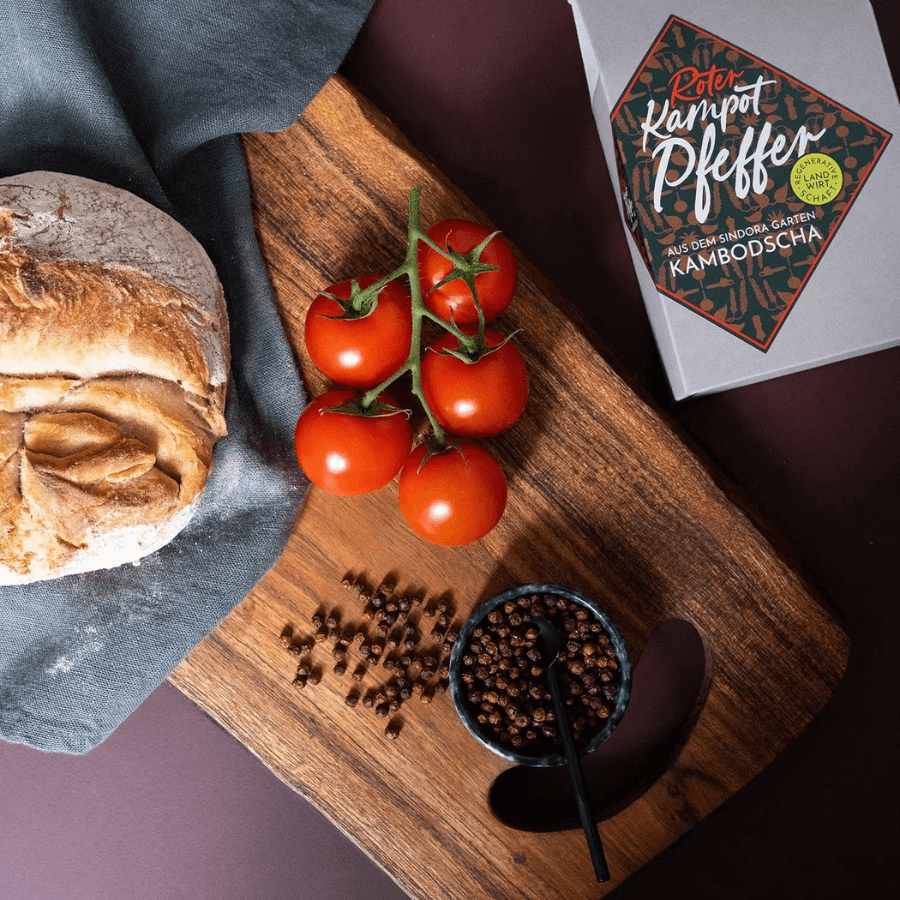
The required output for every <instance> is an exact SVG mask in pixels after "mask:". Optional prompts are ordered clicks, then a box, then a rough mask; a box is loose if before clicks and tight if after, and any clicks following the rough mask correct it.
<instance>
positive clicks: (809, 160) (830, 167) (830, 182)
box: [791, 153, 844, 206]
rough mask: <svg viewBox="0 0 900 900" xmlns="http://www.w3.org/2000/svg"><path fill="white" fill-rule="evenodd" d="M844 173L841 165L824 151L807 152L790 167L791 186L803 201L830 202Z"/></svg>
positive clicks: (815, 203) (838, 190)
mask: <svg viewBox="0 0 900 900" xmlns="http://www.w3.org/2000/svg"><path fill="white" fill-rule="evenodd" d="M843 185H844V173H843V172H841V167H840V166H839V165H838V164H837V163H836V162H835V161H834V160H833V159H832V158H831V157H830V156H827V155H826V154H824V153H807V154H806V156H801V157H800V159H798V160H797V162H795V163H794V166H793V168H792V169H791V187H792V188H793V189H794V193H795V194H796V195H797V197H798V198H799V199H800V200H802V201H803V202H804V203H811V204H812V205H813V206H821V205H822V204H823V203H830V202H831V201H832V200H834V198H835V197H837V195H838V194H839V193H840V192H841V188H842V187H843Z"/></svg>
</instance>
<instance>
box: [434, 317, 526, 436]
mask: <svg viewBox="0 0 900 900" xmlns="http://www.w3.org/2000/svg"><path fill="white" fill-rule="evenodd" d="M460 330H461V331H462V332H463V333H465V334H475V331H476V328H475V326H472V325H467V326H463V327H462V328H461V329H460ZM484 339H485V344H486V346H487V347H488V348H491V347H496V348H497V349H495V350H492V351H491V352H490V353H487V354H486V355H484V356H482V357H481V359H479V360H477V361H476V362H465V361H463V360H461V359H459V358H458V357H455V356H449V355H447V354H445V353H443V352H442V351H444V350H458V349H459V341H458V340H457V338H456V337H455V336H454V335H452V334H450V333H449V332H447V333H444V334H442V335H441V336H440V337H439V338H437V340H435V341H434V342H433V343H432V344H431V346H430V347H429V348H428V350H427V351H426V352H425V354H424V355H423V356H422V391H423V392H424V394H425V399H426V400H427V401H428V405H429V406H430V407H431V411H432V412H433V413H434V416H435V418H436V419H437V421H438V423H439V424H440V425H441V427H442V428H445V429H446V430H447V431H449V432H451V433H452V434H455V435H459V436H460V437H489V436H491V435H495V434H499V433H500V432H501V431H505V430H506V429H507V428H509V427H510V426H511V425H512V424H513V423H514V422H516V421H517V420H518V419H519V417H520V416H521V415H522V413H523V412H524V411H525V405H526V403H527V402H528V372H527V371H526V369H525V362H524V361H523V359H522V354H521V353H519V351H518V349H517V348H516V347H515V345H514V344H513V343H512V341H506V343H503V342H504V337H503V335H501V334H500V333H499V332H497V331H494V330H493V329H492V328H485V330H484ZM501 345H502V346H501Z"/></svg>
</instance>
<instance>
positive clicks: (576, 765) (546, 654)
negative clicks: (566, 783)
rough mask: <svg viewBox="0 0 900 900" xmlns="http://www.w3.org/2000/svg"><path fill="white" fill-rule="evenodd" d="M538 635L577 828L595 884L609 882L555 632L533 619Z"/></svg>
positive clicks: (547, 622) (551, 626) (549, 624)
mask: <svg viewBox="0 0 900 900" xmlns="http://www.w3.org/2000/svg"><path fill="white" fill-rule="evenodd" d="M533 621H534V623H535V624H536V625H537V627H538V630H539V631H540V635H539V637H538V652H539V653H540V654H541V665H543V666H544V669H545V670H546V672H547V681H548V682H549V683H550V694H551V696H552V697H553V708H554V710H555V711H556V725H557V727H558V728H559V734H560V737H561V738H562V742H563V748H564V749H565V752H566V767H567V768H568V770H569V780H570V781H571V783H572V789H573V790H574V791H575V803H576V806H577V807H578V817H579V818H580V819H581V827H582V828H583V829H584V836H585V837H586V838H587V845H588V849H589V850H590V851H591V862H592V863H593V864H594V874H595V875H596V876H597V881H609V867H608V866H607V865H606V857H605V856H604V854H603V846H602V845H601V843H600V835H599V833H598V831H597V824H596V822H595V821H594V814H593V812H592V811H591V806H590V804H589V803H588V797H587V790H586V789H585V786H584V773H583V772H582V770H581V760H580V759H579V757H578V753H577V752H576V750H575V739H574V738H573V737H572V726H571V724H570V723H569V717H568V713H567V712H566V704H565V701H564V700H563V696H562V692H561V691H560V687H559V681H557V678H556V659H557V657H558V656H559V632H558V631H557V629H556V626H555V625H554V624H553V623H552V622H551V621H550V620H549V619H544V618H539V619H534V620H533Z"/></svg>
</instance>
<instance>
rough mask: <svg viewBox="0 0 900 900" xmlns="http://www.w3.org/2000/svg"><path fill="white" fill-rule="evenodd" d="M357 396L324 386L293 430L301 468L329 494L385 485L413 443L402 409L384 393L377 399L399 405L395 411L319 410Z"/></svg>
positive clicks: (362, 492)
mask: <svg viewBox="0 0 900 900" xmlns="http://www.w3.org/2000/svg"><path fill="white" fill-rule="evenodd" d="M356 396H357V394H356V391H353V390H350V389H348V388H335V389H333V390H330V391H326V392H325V393H324V394H322V395H321V396H320V397H317V398H316V399H315V400H313V401H312V403H310V404H309V405H308V406H307V407H306V409H304V410H303V412H302V413H301V415H300V418H299V419H298V420H297V427H296V429H295V431H294V449H295V451H296V454H297V461H298V462H299V463H300V467H301V468H302V469H303V471H304V472H305V473H306V476H307V478H309V480H310V481H311V482H312V483H313V484H314V485H316V486H317V487H319V488H321V489H322V490H324V491H327V492H328V493H330V494H338V495H340V496H353V495H356V494H366V493H369V492H370V491H375V490H378V489H379V488H382V487H384V486H385V485H387V484H389V483H390V482H391V481H392V480H393V479H394V477H395V476H396V475H397V473H398V472H399V471H400V469H401V468H402V466H403V463H404V461H405V460H406V458H407V456H408V455H409V452H410V448H411V447H412V440H413V435H412V427H411V426H410V424H409V420H408V418H407V416H406V413H405V412H404V411H403V410H402V409H401V408H400V406H399V405H398V404H397V403H396V401H394V400H393V399H392V398H391V397H389V396H388V395H387V394H381V395H380V396H379V398H378V399H379V400H381V401H383V402H384V403H387V404H389V405H391V406H395V407H397V410H398V412H397V413H396V414H395V415H386V416H357V415H349V414H346V413H342V412H322V410H325V409H327V408H329V407H333V406H337V405H339V404H341V403H343V402H345V401H347V400H351V399H352V398H354V397H356Z"/></svg>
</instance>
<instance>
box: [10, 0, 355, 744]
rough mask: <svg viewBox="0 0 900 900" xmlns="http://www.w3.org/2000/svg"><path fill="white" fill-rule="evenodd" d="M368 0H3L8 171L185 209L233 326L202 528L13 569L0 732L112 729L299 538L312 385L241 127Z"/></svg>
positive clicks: (341, 45)
mask: <svg viewBox="0 0 900 900" xmlns="http://www.w3.org/2000/svg"><path fill="white" fill-rule="evenodd" d="M371 2H372V0H0V34H2V35H3V40H2V43H0V177H6V176H9V175H16V174H19V173H22V172H28V171H34V170H50V171H58V172H65V173H68V174H73V175H81V176H84V177H87V178H93V179H96V180H98V181H104V182H107V183H109V184H112V185H115V186H116V187H120V188H125V189H126V190H129V191H131V192H132V193H134V194H137V195H138V196H140V197H142V198H143V199H145V200H147V201H149V202H150V203H153V204H154V205H156V206H158V207H160V208H161V209H163V210H165V211H166V212H168V213H169V214H171V215H173V216H174V217H175V218H176V219H178V220H179V221H180V222H181V223H182V224H183V225H184V226H185V227H186V228H188V230H190V231H191V232H192V233H193V234H194V236H195V237H197V238H198V240H199V241H200V242H201V243H202V244H203V246H204V247H205V248H206V250H207V252H208V253H209V255H210V257H211V258H212V260H213V263H214V264H215V266H216V268H217V270H218V273H219V277H220V279H221V280H222V283H223V285H224V287H225V296H226V301H227V303H228V311H229V317H230V322H231V336H232V373H231V384H230V388H229V395H228V402H227V408H226V420H227V423H228V429H229V434H228V436H227V437H226V438H224V439H222V440H220V441H219V442H218V443H217V445H216V448H215V456H214V465H213V473H212V476H211V478H210V481H209V484H208V486H207V490H206V493H205V495H204V498H203V500H202V503H201V506H200V508H199V510H198V513H197V515H196V516H195V518H194V519H193V521H192V522H191V524H190V525H189V526H188V528H187V529H186V530H185V531H183V532H182V533H181V534H180V535H179V536H178V537H177V538H176V539H175V540H174V541H172V543H170V544H169V545H168V546H166V547H164V548H163V549H162V550H160V551H158V552H157V553H155V554H153V555H152V556H150V557H147V558H146V559H144V560H143V561H142V562H141V563H140V565H137V566H132V565H125V566H122V567H119V568H117V569H111V570H105V571H102V572H96V573H90V574H86V575H76V576H69V577H66V578H61V579H56V580H51V581H45V582H40V583H36V584H32V585H27V586H24V587H22V586H17V587H0V739H3V740H7V741H11V742H15V743H24V744H29V745H31V746H33V747H37V748H40V749H43V750H50V751H57V752H67V753H84V752H86V751H88V750H90V749H91V748H92V747H94V746H96V745H97V744H99V743H100V742H101V741H102V740H103V739H104V738H105V737H107V736H108V735H109V734H110V732H112V730H113V729H114V728H115V727H116V726H117V725H119V724H120V723H121V722H122V721H123V720H124V719H125V718H126V717H127V716H128V715H129V714H130V713H131V712H132V711H133V710H134V709H135V708H136V707H137V706H138V705H139V704H140V702H141V701H142V700H143V699H144V698H145V697H146V696H147V695H148V694H149V693H150V692H151V691H152V690H153V689H154V688H155V687H156V686H157V685H159V684H160V683H161V682H162V681H163V680H164V679H165V678H166V676H167V675H168V674H169V672H171V670H172V669H173V668H174V667H175V666H176V665H177V664H178V663H179V662H180V661H181V660H182V659H183V658H184V657H185V656H186V655H187V654H188V653H189V652H190V650H191V649H192V648H193V647H194V646H195V645H196V644H197V643H198V642H199V641H201V640H202V639H203V638H204V637H205V636H206V635H207V634H208V633H209V632H210V631H211V630H212V629H213V628H214V627H215V626H216V624H217V623H218V622H219V621H220V620H221V619H222V618H224V617H225V616H226V615H227V614H228V613H229V612H230V611H231V610H232V609H233V608H234V606H236V605H237V604H238V603H239V602H240V601H241V600H242V599H243V598H244V597H245V596H246V595H247V594H248V593H249V591H250V590H251V589H252V587H253V586H254V584H256V582H257V581H258V580H259V579H260V578H261V577H262V576H263V575H264V574H265V573H266V572H267V571H268V570H269V569H270V568H271V566H272V565H273V564H274V563H275V561H276V560H277V559H278V557H279V556H280V554H281V552H282V550H283V549H284V546H285V544H286V542H287V539H288V536H289V534H290V532H291V528H292V526H293V524H294V522H295V520H296V516H297V513H298V511H299V508H300V505H301V503H302V501H303V495H304V493H305V490H306V481H305V479H304V478H303V476H302V474H301V473H300V472H299V471H298V468H297V466H296V463H295V461H294V460H293V456H292V450H291V442H292V436H293V427H294V424H295V423H296V420H297V416H298V415H299V413H300V411H301V409H302V407H303V404H304V400H305V398H304V393H303V389H302V386H301V383H300V379H299V376H298V372H297V369H296V366H295V364H294V361H293V358H292V355H291V351H290V348H289V346H288V344H287V341H286V339H285V335H284V331H283V329H282V326H281V323H280V321H279V318H278V314H277V312H276V309H275V306H274V302H273V299H272V293H271V288H270V286H269V282H268V279H267V277H266V272H265V268H264V265H263V262H262V258H261V255H260V252H259V248H258V245H257V243H256V239H255V235H254V231H253V221H252V218H251V210H250V193H249V187H248V180H247V171H246V166H245V163H244V159H243V156H242V152H241V146H240V138H239V137H238V135H239V133H240V132H244V131H276V130H279V129H281V128H285V127H287V126H288V125H290V124H291V122H292V121H293V120H294V119H295V118H296V116H297V115H298V114H299V113H300V112H301V111H302V110H303V108H304V107H305V106H306V104H307V103H309V101H310V100H311V99H312V98H313V97H314V96H315V94H316V93H317V91H318V90H319V88H320V87H321V86H322V85H323V84H324V83H325V81H326V80H327V79H328V78H329V77H330V76H331V75H332V74H333V73H334V72H335V71H336V69H337V67H338V65H339V63H340V62H341V60H342V59H343V57H344V55H345V54H346V52H347V50H348V49H349V47H350V45H351V43H352V41H353V39H354V38H355V36H356V33H357V31H358V29H359V27H360V26H361V25H362V22H363V20H364V18H365V16H366V14H367V12H368V9H369V6H370V5H371ZM0 374H2V373H0Z"/></svg>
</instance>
